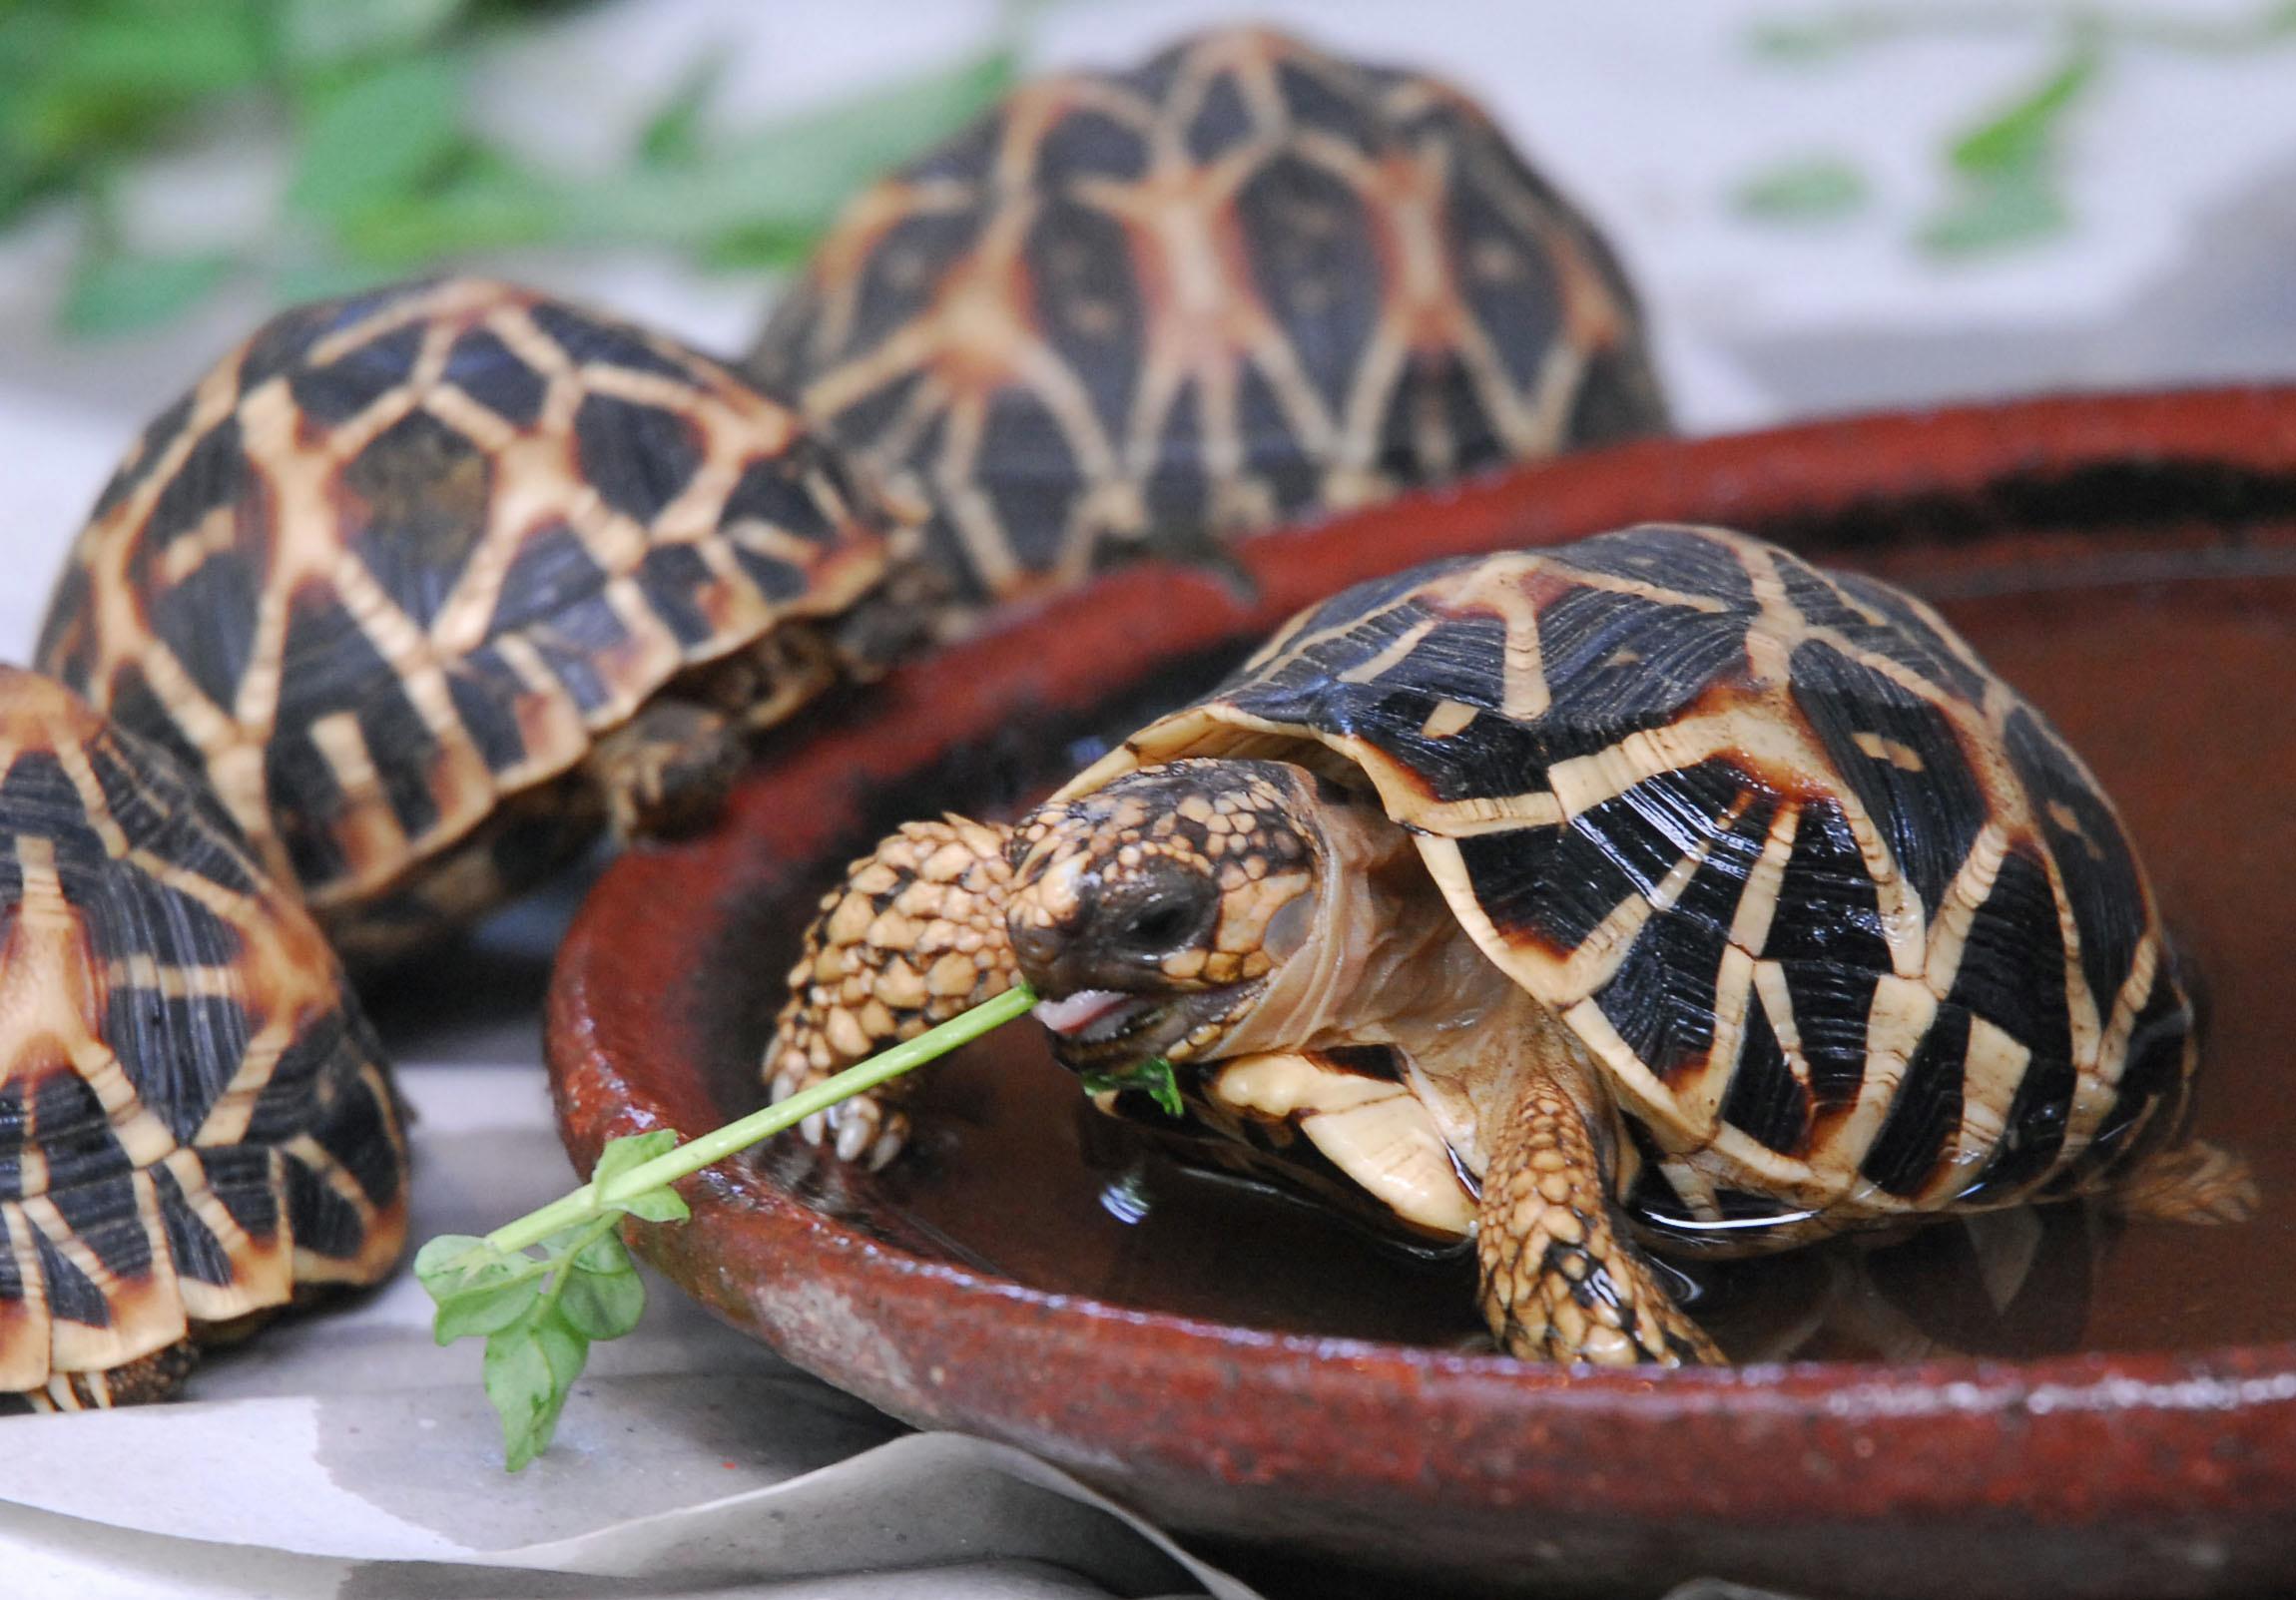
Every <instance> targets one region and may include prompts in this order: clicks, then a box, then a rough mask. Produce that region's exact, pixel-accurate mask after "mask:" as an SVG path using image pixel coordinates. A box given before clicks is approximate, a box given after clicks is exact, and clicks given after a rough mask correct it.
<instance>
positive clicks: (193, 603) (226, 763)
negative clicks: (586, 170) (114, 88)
mask: <svg viewBox="0 0 2296 1600" xmlns="http://www.w3.org/2000/svg"><path fill="white" fill-rule="evenodd" d="M888 536H889V535H888V524H887V523H886V521H885V520H884V518H883V517H882V516H881V515H880V514H878V513H877V512H876V511H875V510H874V509H873V507H872V504H871V503H870V502H868V501H867V500H866V499H865V498H864V497H863V496H861V494H860V492H859V491H858V490H857V489H856V488H855V486H854V485H853V483H852V482H851V481H850V480H849V478H848V475H847V474H846V473H845V471H844V470H843V468H842V465H841V463H840V462H838V461H837V460H836V459H834V458H833V457H832V456H831V454H830V453H829V452H828V451H827V450H825V449H824V448H823V446H822V445H821V444H820V443H819V442H818V441H817V440H816V439H815V438H814V437H813V436H812V435H811V434H810V433H809V432H808V431H807V429H806V428H805V427H804V425H803V424H802V423H801V422H800V421H799V420H798V419H797V418H796V416H795V415H794V414H793V413H791V412H790V411H788V410H787V409H785V408H784V407H782V406H779V405H777V404H775V403H773V402H772V401H770V400H768V399H766V398H764V397H763V396H761V395H759V394H758V393H757V392H756V391H755V390H754V389H753V388H752V387H751V386H750V385H749V384H748V383H746V382H744V381H743V380H742V379H740V378H739V377H737V376H736V375H735V374H733V373H732V372H730V371H728V370H727V369H725V368H724V367H721V366H719V365H718V364H717V363H715V362H713V361H710V360H708V359H707V358H705V357H703V356H701V355H698V354H696V353H695V352H693V351H691V350H689V349H686V348H684V347H683V346H681V345H678V344H676V343H674V342H673V341H671V340H668V339H665V338H661V337H659V336H656V335H654V334H650V333H646V332H642V331H640V330H638V329H635V328H632V327H629V326H626V325H624V324H622V323H620V322H616V321H613V320H610V319H608V318H605V317H601V316H598V315H595V314H593V313H591V312H588V311H585V310H580V309H577V308H575V307H572V306H568V305H564V304H561V303H559V302H557V301H554V300H551V299H548V298H546V297H544V296H541V295H539V294H535V293H532V292H530V291H527V290H524V289H520V288H516V287H513V286H510V285H507V284H503V283H495V282H488V281H484V280H480V279H472V278H450V279H444V280H440V281H436V282H426V283H415V284H409V285H404V286H400V287H396V288H391V289H387V290H381V291H377V292H374V293H370V294H363V295H358V296H355V297H352V298H349V299H341V300H332V301H327V302H324V303H320V304H313V305H306V306H302V307H299V308H296V309H294V310H290V311H287V312H286V313H284V314H283V315H281V316H279V317H278V318H276V319H275V320H274V321H272V322H271V323H269V324H268V325H267V326H265V327H264V328H262V329H261V330H260V331H258V332H257V333H256V334H255V335H254V336H253V337H252V338H250V339H249V340H248V341H247V342H246V343H244V344H243V345H241V346H240V347H239V348H238V349H236V350H234V351H233V352H232V353H231V354H229V355H228V356H226V357H225V358H224V359H223V360H222V361H220V362H218V363H217V364H216V365H215V366H214V367H213V368H212V369H210V370H209V372H208V373H207V374H206V376H204V377H203V378H201V379H200V380H199V382H198V383H197V384H195V385H194V386H193V388H192V391H191V392H190V393H189V394H187V395H186V396H184V398H183V399H182V400H180V401H179V402H177V403H176V404H175V405H174V406H172V407H170V408H169V409H168V411H167V412H166V413H165V414H164V415H163V416H162V417H161V418H160V419H159V420H158V421H157V422H155V423H154V424H153V426H152V427H151V429H150V430H148V431H147V433H146V434H145V436H144V437H143V439H142V440H141V441H140V442H139V443H138V444H137V446H136V447H135V449H134V450H133V452H132V453H131V454H130V456H129V457H128V459H127V461H126V462H125V463H124V464H123V465H122V466H121V467H120V469H119V471H118V472H117V473H116V474H115V476H114V477H113V480H112V482H111V484H110V485H109V486H108V487H107V488H106V489H105V490H104V492H103V495H102V497H101V498H100V500H99V501H98V503H97V506H96V510H95V514H94V517H93V518H92V520H91V521H90V522H89V524H88V526H87V527H86V528H85V529H84V530H82V532H81V534H80V536H79V539H78V542H77V543H76V545H75V546H74V549H73V553H72V559H71V564H70V566H69V567H68V568H67V570H66V572H65V575H64V577H63V580H62V582H61V584H60V585H59V587H58V590H57V593H56V595H55V598H54V600H53V601H52V603H51V605H50V608H49V613H48V617H47V622H46V624H45V627H44V628H43V631H42V634H41V638H40V644H39V650H38V657H37V660H38V664H39V665H40V667H41V668H42V670H44V671H46V672H49V673H51V674H53V675H54V676H56V677H57V678H59V679H61V680H63V681H64V682H65V683H67V684H69V685H70V686H71V687H73V688H74V689H76V690H78V691H79V692H81V693H82V694H84V695H86V696H87V697H88V698H89V699H90V700H91V701H93V702H94V703H95V704H96V706H97V707H98V708H99V709H101V710H103V711H105V712H106V713H107V714H109V715H110V716H112V717H114V718H115V719H117V720H118V721H119V722H120V723H122V724H123V725H124V726H126V727H128V728H129V729H130V730H131V731H133V732H135V733H138V734H141V735H143V736H144V737H146V738H149V739H153V740H156V741H158V742H159V743H160V744H162V745H164V746H166V747H167V748H168V749H169V750H170V751H172V752H174V753H175V754H176V755H177V756H179V757H181V758H183V759H184V760H186V761H188V762H190V763H191V764H193V765H194V766H195V767H196V768H197V769H199V770H200V771H202V772H203V773H204V775H205V776H206V778H207V779H208V781H209V782H210V784H211V785H212V786H213V787H214V790H215V792H216V794H217V795H218V796H219V797H220V798H221V799H222V800H223V801H224V803H225V805H226V806H227V807H228V808H229V810H230V811H231V813H232V815H233V816H234V817H235V818H236V819H237V820H238V822H239V824H240V825H241V827H242V828H243V829H245V830H246V832H247V833H248V835H249V837H250V839H251V840H252V841H253V842H254V844H255V846H256V848H257V851H258V854H259V856H260V857H261V858H262V859H263V860H264V861H265V863H266V864H267V866H268V867H269V868H270V869H271V870H272V871H273V872H274V873H275V874H277V875H279V876H281V877H288V876H290V875H291V877H292V878H293V879H294V880H295V881H297V882H299V883H300V884H301V886H302V888H303V890H304V893H305V895H306V896H307V898H308V899H309V901H310V903H311V904H312V905H313V906H314V907H315V908H316V909H317V910H318V911H319V913H320V915H321V916H322V918H325V919H326V920H327V921H328V923H329V927H330V931H334V932H336V933H337V934H338V935H342V934H345V933H346V931H347V929H348V927H349V925H350V924H351V923H352V922H354V921H355V919H356V917H357V916H358V915H359V913H360V912H361V911H362V909H363V908H364V907H366V906H368V905H370V904H371V903H372V902H373V901H374V900H375V898H376V897H377V896H378V895H380V894H382V893H384V892H386V891H387V890H389V889H390V888H391V887H392V886H393V885H394V884H397V883H398V882H400V881H401V880H402V879H404V878H405V877H406V876H407V875H408V874H409V872H410V871H411V870H412V869H413V868H415V867H416V866H417V865H418V864H421V863H424V862H430V863H432V867H433V870H434V871H436V872H438V873H439V874H440V875H441V877H442V878H443V877H447V876H450V875H451V874H448V873H446V872H445V870H444V868H445V866H446V863H445V862H443V861H440V860H439V859H438V858H439V857H442V856H444V855H446V854H447V853H448V852H450V851H454V850H456V849H457V848H459V847H462V846H464V845H466V844H467V845H469V846H470V847H471V848H473V849H476V848H479V847H481V846H483V847H484V848H485V849H487V850H488V851H490V852H491V856H492V858H491V859H490V861H489V862H488V863H482V864H486V865H490V866H492V867H495V868H498V869H499V870H496V871H494V872H493V873H492V874H491V878H493V879H499V878H500V877H502V876H503V874H504V873H505V872H506V871H507V870H509V868H511V867H513V866H518V865H521V864H524V865H529V866H530V865H531V864H532V863H531V862H528V861H526V860H525V857H527V856H532V855H535V854H537V853H541V852H537V851H533V850H523V851H522V850H521V848H520V847H519V841H518V840H515V839H511V840H505V839H502V838H499V837H495V836H493V835H488V836H487V837H485V838H484V839H480V838H478V837H477V836H476V835H477V833H478V831H479V824H480V823H481V822H482V821H483V820H484V819H485V818H487V817H488V816H489V815H490V814H493V813H495V812H496V811H497V809H498V806H499V802H500V801H502V800H505V799H506V798H510V797H516V796H520V795H522V794H524V793H526V792H530V791H533V790H535V789H537V788H538V787H540V786H544V785H547V784H549V783H551V782H552V781H553V780H554V779H556V778H557V777H558V776H559V775H561V774H564V773H566V772H567V771H568V770H569V769H571V768H573V767H575V766H576V765H577V764H578V763H579V762H580V761H581V760H582V758H583V757H584V756H585V755H586V754H587V752H588V751H589V749H590V747H591V745H592V743H593V741H594V740H595V739H597V738H598V737H599V736H601V735H603V734H604V733H606V732H608V731H610V730H612V729H613V728H615V727H617V726H618V725H620V724H622V723H624V722H625V721H627V720H628V719H629V718H630V717H631V716H632V715H633V714H634V712H635V711H636V710H637V709H638V708H639V707H640V706H641V705H643V704H644V702H645V701H646V700H647V699H648V698H649V697H650V696H652V695H653V694H654V693H655V692H656V691H657V690H659V689H660V688H661V687H662V686H663V685H664V684H666V683H667V682H669V681H670V680H671V679H672V678H674V677H677V676H678V675H680V674H684V673H688V672H691V671H693V670H695V669H697V668H698V667H701V666H702V665H704V664H707V663H711V662H715V661H718V660H720V659H722V658H726V657H728V656H731V655H734V654H736V653H739V652H741V651H743V650H745V649H746V648H747V647H749V646H751V645H753V644H755V643H756V642H758V641H760V640H761V639H763V638H765V636H767V635H769V634H771V633H772V632H774V631H775V630H776V629H778V628H781V627H783V626H784V625H785V624H787V623H789V622H791V621H793V620H795V619H805V618H818V617H827V616H832V615H835V614H837V613H839V612H841V611H843V610H844V609H846V608H847V607H849V606H851V605H852V604H853V603H854V602H855V601H856V600H857V598H859V597H860V596H861V595H862V594H863V593H864V592H865V591H866V590H867V589H868V588H869V586H870V585H871V584H873V583H874V582H875V581H876V579H877V578H878V576H879V575H880V574H881V572H882V570H883V568H884V565H885V562H886V559H887V547H886V541H887V538H888ZM530 809H531V808H530ZM536 814H538V813H536ZM592 821H593V823H594V821H595V818H593V819H592ZM499 831H500V830H496V832H497V833H498V832H499ZM581 831H582V830H581V829H571V828H563V827H561V828H558V829H557V830H556V832H557V833H558V834H560V835H565V837H563V838H561V839H559V840H558V842H559V843H561V844H564V843H567V842H569V841H571V842H577V843H578V841H579V837H580V834H581ZM463 876H464V877H465V878H466V879H468V881H469V882H470V883H477V882H479V881H481V880H488V879H489V877H490V875H489V873H487V872H484V871H469V872H465V873H464V874H463ZM477 908H478V907H477V905H475V904H473V905H470V906H468V907H465V909H470V910H475V909H477Z"/></svg>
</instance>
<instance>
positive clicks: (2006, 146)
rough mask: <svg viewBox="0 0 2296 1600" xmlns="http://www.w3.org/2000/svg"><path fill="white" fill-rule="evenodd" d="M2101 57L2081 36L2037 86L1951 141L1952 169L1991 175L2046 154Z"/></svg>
mask: <svg viewBox="0 0 2296 1600" xmlns="http://www.w3.org/2000/svg"><path fill="white" fill-rule="evenodd" d="M2101 56H2102V53H2101V52H2100V51H2099V50H2098V48H2097V46H2096V44H2095V42H2094V40H2093V39H2089V38H2085V37H2084V38H2083V39H2081V40H2080V41H2079V42H2078V43H2076V44H2075V45H2074V46H2073V48H2072V52H2071V54H2070V55H2068V56H2067V57H2066V58H2065V60H2064V62H2063V63H2062V64H2061V65H2060V66H2058V67H2057V68H2056V70H2055V71H2053V72H2051V73H2050V74H2049V75H2048V77H2046V78H2045V79H2043V80H2042V81H2041V82H2040V83H2039V84H2038V85H2036V86H2035V87H2033V88H2032V89H2030V90H2028V91H2026V92H2025V93H2024V94H2022V95H2019V96H2018V97H2017V98H2016V99H2014V100H2013V101H2011V102H2010V103H2009V105H2007V106H2005V107H2003V108H2001V109H2000V110H1998V111H1995V112H1993V113H1991V114H1990V115H1988V116H1987V117H1986V118H1985V120H1983V121H1982V122H1980V123H1979V124H1978V125H1977V126H1976V127H1974V128H1972V129H1970V130H1969V131H1968V132H1967V133H1964V134H1962V135H1961V136H1960V137H1959V138H1957V139H1956V140H1955V141H1954V143H1953V147H1952V150H1951V152H1950V159H1951V160H1952V162H1953V164H1954V166H1955V168H1956V169H1958V170H1959V171H1961V172H1965V173H1969V174H1972V175H1975V176H1995V175H2000V174H2006V173H2009V172H2012V171H2015V170H2017V169H2020V168H2025V167H2030V166H2033V165H2034V164H2036V163H2038V162H2040V161H2041V160H2043V159H2044V158H2046V157H2047V156H2048V155H2049V154H2050V146H2051V141H2052V140H2054V139H2055V137H2056V133H2057V129H2058V127H2059V126H2060V124H2061V123H2062V121H2063V118H2064V115H2065V113H2066V112H2068V111H2070V110H2071V109H2072V108H2073V106H2074V105H2075V104H2077V103H2078V102H2079V100H2080V98H2081V96H2082V95H2083V94H2084V93H2085V92H2086V91H2087V90H2088V88H2089V86H2090V85H2091V84H2093V83H2094V82H2095V81H2096V72H2097V67H2098V65H2099V62H2100V60H2101Z"/></svg>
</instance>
